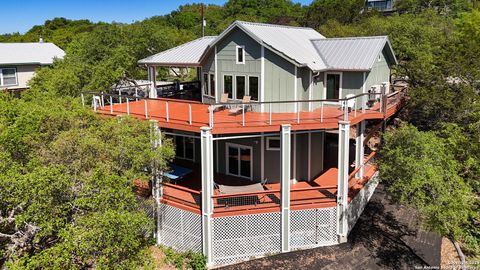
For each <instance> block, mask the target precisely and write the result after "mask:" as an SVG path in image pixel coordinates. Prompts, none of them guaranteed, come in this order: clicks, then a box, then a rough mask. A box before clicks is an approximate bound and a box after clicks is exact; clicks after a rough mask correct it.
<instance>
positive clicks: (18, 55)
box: [0, 42, 65, 90]
mask: <svg viewBox="0 0 480 270" xmlns="http://www.w3.org/2000/svg"><path fill="white" fill-rule="evenodd" d="M64 56H65V52H64V51H63V50H62V49H60V48H59V47H57V46H56V45H55V44H53V43H43V42H37V43H0V89H9V90H22V89H26V88H28V81H29V80H30V79H31V78H32V77H33V76H34V75H35V70H36V69H37V68H39V67H42V66H48V65H52V64H53V61H54V59H55V58H58V59H62V58H63V57H64Z"/></svg>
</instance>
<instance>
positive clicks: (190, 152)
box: [174, 136, 195, 160]
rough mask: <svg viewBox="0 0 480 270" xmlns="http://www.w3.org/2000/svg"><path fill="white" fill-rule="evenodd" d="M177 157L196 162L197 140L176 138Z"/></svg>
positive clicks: (182, 137)
mask: <svg viewBox="0 0 480 270" xmlns="http://www.w3.org/2000/svg"><path fill="white" fill-rule="evenodd" d="M174 142H175V155H176V157H177V158H181V159H188V160H195V139H194V138H192V137H184V136H175V137H174Z"/></svg>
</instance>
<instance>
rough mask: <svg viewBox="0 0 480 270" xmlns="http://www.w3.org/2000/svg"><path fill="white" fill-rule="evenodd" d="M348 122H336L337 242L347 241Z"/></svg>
mask: <svg viewBox="0 0 480 270" xmlns="http://www.w3.org/2000/svg"><path fill="white" fill-rule="evenodd" d="M349 139H350V122H349V121H339V122H338V191H337V218H338V225H337V235H338V242H339V243H344V242H346V241H347V234H348V216H347V209H348V205H347V204H348V165H349V160H348V157H349Z"/></svg>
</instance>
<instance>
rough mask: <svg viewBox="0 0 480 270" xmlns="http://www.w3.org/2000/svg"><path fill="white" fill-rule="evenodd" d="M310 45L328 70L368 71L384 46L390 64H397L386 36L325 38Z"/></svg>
mask: <svg viewBox="0 0 480 270" xmlns="http://www.w3.org/2000/svg"><path fill="white" fill-rule="evenodd" d="M311 43H312V44H313V45H314V46H315V48H316V49H317V52H318V54H319V55H320V56H321V57H322V58H323V60H324V61H325V63H326V64H327V67H328V69H334V70H364V71H366V70H370V69H371V68H372V67H373V64H374V63H375V60H376V59H377V57H378V55H379V54H380V52H381V51H382V50H383V49H384V48H385V46H387V53H388V56H389V57H390V60H391V62H393V63H396V62H397V60H396V58H395V55H394V54H393V50H392V47H391V45H390V42H389V41H388V37H387V36H378V37H350V38H326V39H317V40H312V42H311Z"/></svg>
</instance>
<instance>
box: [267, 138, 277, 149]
mask: <svg viewBox="0 0 480 270" xmlns="http://www.w3.org/2000/svg"><path fill="white" fill-rule="evenodd" d="M267 150H270V151H279V150H280V138H278V137H267Z"/></svg>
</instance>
